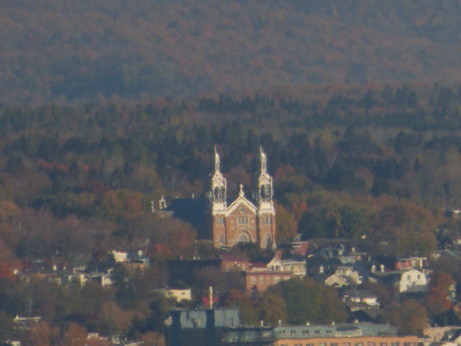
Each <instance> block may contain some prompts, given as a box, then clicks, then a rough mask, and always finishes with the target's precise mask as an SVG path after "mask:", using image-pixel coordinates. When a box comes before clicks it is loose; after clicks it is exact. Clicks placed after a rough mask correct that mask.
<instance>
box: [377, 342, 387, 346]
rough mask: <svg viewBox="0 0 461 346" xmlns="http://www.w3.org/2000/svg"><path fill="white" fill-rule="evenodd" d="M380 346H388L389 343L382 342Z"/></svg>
mask: <svg viewBox="0 0 461 346" xmlns="http://www.w3.org/2000/svg"><path fill="white" fill-rule="evenodd" d="M379 346H387V342H380V343H379Z"/></svg>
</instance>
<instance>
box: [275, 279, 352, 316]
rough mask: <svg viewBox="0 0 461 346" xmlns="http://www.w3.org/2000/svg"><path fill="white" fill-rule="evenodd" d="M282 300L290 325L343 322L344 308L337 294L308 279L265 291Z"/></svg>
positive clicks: (289, 282) (292, 280)
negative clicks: (307, 322)
mask: <svg viewBox="0 0 461 346" xmlns="http://www.w3.org/2000/svg"><path fill="white" fill-rule="evenodd" d="M269 293H272V294H275V295H279V296H280V297H282V298H283V300H284V301H285V304H286V311H287V321H288V323H290V324H304V323H306V321H309V322H313V323H331V322H333V321H335V322H342V321H345V319H346V317H347V315H346V313H345V306H344V304H343V303H342V302H341V300H340V299H339V297H338V294H337V293H336V292H335V291H334V290H332V289H330V288H327V287H324V286H322V285H319V284H317V283H316V282H315V281H313V280H312V279H310V278H304V279H291V280H288V281H283V282H281V283H279V284H277V285H275V286H271V287H269V288H268V290H267V294H269Z"/></svg>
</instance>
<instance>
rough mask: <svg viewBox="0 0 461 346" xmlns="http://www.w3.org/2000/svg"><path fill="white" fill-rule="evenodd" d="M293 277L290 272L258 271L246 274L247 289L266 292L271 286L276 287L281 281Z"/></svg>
mask: <svg viewBox="0 0 461 346" xmlns="http://www.w3.org/2000/svg"><path fill="white" fill-rule="evenodd" d="M292 277H293V274H292V273H290V272H272V271H258V272H246V273H245V288H246V290H247V291H251V290H253V289H257V290H258V291H259V292H264V291H265V290H266V289H267V288H268V287H269V286H272V285H276V284H278V283H279V282H281V281H285V280H289V279H291V278H292Z"/></svg>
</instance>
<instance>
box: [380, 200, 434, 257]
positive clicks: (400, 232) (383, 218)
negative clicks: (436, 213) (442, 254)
mask: <svg viewBox="0 0 461 346" xmlns="http://www.w3.org/2000/svg"><path fill="white" fill-rule="evenodd" d="M435 229H436V224H435V222H434V217H433V216H432V214H431V213H430V212H429V211H427V210H425V209H423V208H422V207H420V206H418V205H417V204H415V203H414V202H411V201H408V200H401V201H397V202H393V203H391V204H390V205H389V206H386V207H384V208H383V209H382V210H381V211H380V212H379V214H378V215H377V222H376V225H375V232H374V234H373V237H374V241H375V244H376V245H377V247H376V249H377V251H379V252H381V253H382V254H387V255H397V256H409V255H410V256H411V255H428V254H430V253H431V252H432V251H433V250H434V249H435V248H436V245H437V242H436V238H435V233H434V230H435ZM383 242H387V244H389V246H388V247H387V248H386V249H382V248H381V249H380V248H379V245H380V243H383Z"/></svg>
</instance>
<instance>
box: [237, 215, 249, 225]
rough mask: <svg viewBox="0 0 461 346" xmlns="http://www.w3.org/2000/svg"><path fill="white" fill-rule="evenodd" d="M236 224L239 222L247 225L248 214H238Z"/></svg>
mask: <svg viewBox="0 0 461 346" xmlns="http://www.w3.org/2000/svg"><path fill="white" fill-rule="evenodd" d="M237 224H239V225H248V216H239V217H238V218H237Z"/></svg>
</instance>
